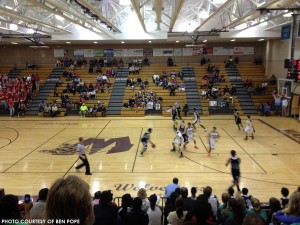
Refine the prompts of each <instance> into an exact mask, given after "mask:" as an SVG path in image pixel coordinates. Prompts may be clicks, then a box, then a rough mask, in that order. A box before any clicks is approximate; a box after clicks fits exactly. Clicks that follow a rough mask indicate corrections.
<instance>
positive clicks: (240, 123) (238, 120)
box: [235, 114, 244, 130]
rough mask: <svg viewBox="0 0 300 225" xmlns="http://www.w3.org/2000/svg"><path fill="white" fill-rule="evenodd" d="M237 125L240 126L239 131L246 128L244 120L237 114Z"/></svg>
mask: <svg viewBox="0 0 300 225" xmlns="http://www.w3.org/2000/svg"><path fill="white" fill-rule="evenodd" d="M235 123H236V125H237V126H238V128H239V130H241V127H242V128H244V127H243V124H242V119H241V117H240V115H239V114H237V117H236V121H235Z"/></svg>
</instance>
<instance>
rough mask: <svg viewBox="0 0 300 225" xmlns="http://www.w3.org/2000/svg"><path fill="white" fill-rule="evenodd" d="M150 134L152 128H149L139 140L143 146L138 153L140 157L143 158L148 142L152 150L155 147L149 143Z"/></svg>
mask: <svg viewBox="0 0 300 225" xmlns="http://www.w3.org/2000/svg"><path fill="white" fill-rule="evenodd" d="M151 133H152V128H149V129H148V130H147V131H146V132H145V133H144V135H143V136H142V138H141V142H142V144H143V149H142V151H141V153H140V156H144V152H145V151H146V150H147V148H148V142H150V143H151V145H152V147H153V148H154V147H155V144H154V143H153V142H152V141H151V139H150V134H151Z"/></svg>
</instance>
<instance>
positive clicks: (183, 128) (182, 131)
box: [178, 120, 188, 147]
mask: <svg viewBox="0 0 300 225" xmlns="http://www.w3.org/2000/svg"><path fill="white" fill-rule="evenodd" d="M178 130H179V131H180V133H181V134H182V137H183V140H184V143H186V142H187V143H188V136H187V135H186V126H185V123H184V120H181V123H180V125H179V128H178ZM183 147H185V146H183Z"/></svg>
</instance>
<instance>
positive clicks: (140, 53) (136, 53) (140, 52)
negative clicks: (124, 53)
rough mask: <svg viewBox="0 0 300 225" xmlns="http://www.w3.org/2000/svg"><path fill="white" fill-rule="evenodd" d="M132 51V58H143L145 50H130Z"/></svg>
mask: <svg viewBox="0 0 300 225" xmlns="http://www.w3.org/2000/svg"><path fill="white" fill-rule="evenodd" d="M128 50H130V51H131V54H132V56H134V57H143V54H144V52H143V49H128Z"/></svg>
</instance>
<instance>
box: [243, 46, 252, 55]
mask: <svg viewBox="0 0 300 225" xmlns="http://www.w3.org/2000/svg"><path fill="white" fill-rule="evenodd" d="M243 48H244V55H254V47H243Z"/></svg>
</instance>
